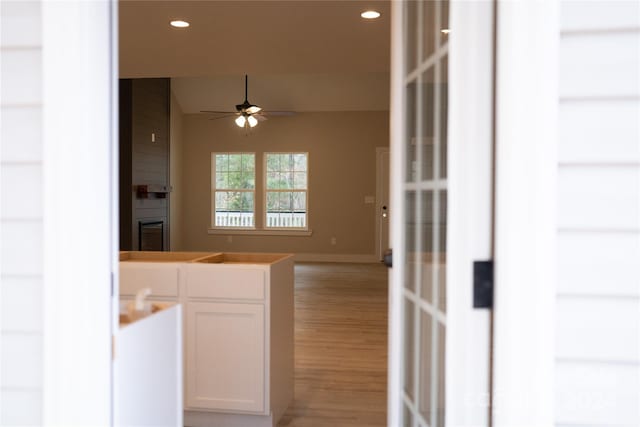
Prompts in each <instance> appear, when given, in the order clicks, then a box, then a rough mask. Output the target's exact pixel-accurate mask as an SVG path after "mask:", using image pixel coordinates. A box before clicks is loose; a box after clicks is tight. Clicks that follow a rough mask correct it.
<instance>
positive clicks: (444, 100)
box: [440, 56, 449, 178]
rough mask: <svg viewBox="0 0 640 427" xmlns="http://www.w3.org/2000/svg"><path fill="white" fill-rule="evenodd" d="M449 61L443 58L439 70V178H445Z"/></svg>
mask: <svg viewBox="0 0 640 427" xmlns="http://www.w3.org/2000/svg"><path fill="white" fill-rule="evenodd" d="M448 81H449V59H448V57H446V56H445V57H444V59H443V60H442V67H441V68H440V82H441V83H440V111H441V113H440V176H441V177H442V178H446V177H447V138H448V136H447V117H448V116H447V108H448V102H449V92H448V89H449V83H448Z"/></svg>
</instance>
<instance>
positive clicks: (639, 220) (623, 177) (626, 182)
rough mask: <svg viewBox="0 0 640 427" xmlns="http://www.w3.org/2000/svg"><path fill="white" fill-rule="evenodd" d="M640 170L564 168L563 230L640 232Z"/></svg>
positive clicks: (561, 187) (560, 222)
mask: <svg viewBox="0 0 640 427" xmlns="http://www.w3.org/2000/svg"><path fill="white" fill-rule="evenodd" d="M639 195H640V168H637V167H561V168H560V170H559V173H558V226H559V227H560V229H564V228H568V229H574V228H578V229H583V228H584V229H588V228H589V229H616V230H619V229H624V230H636V231H637V230H640V197H639Z"/></svg>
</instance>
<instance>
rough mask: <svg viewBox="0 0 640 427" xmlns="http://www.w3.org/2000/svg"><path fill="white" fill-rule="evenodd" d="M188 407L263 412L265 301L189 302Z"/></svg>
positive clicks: (187, 344)
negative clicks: (261, 302)
mask: <svg viewBox="0 0 640 427" xmlns="http://www.w3.org/2000/svg"><path fill="white" fill-rule="evenodd" d="M186 314H187V319H186V321H187V342H186V352H187V354H186V363H187V366H186V377H187V384H186V389H187V395H186V404H187V407H189V408H192V409H214V410H216V409H217V410H222V411H247V412H254V413H264V410H265V406H266V405H265V390H264V385H265V378H264V377H265V357H264V306H263V305H262V304H231V303H213V302H189V303H187V307H186Z"/></svg>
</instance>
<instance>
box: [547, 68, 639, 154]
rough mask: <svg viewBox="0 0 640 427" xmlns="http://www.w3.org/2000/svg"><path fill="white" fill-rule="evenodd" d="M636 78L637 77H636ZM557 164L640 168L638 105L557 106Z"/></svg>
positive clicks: (606, 103)
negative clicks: (635, 165)
mask: <svg viewBox="0 0 640 427" xmlns="http://www.w3.org/2000/svg"><path fill="white" fill-rule="evenodd" d="M639 78H640V77H639ZM559 141H560V144H559V152H558V160H559V162H560V163H567V162H571V163H576V162H577V163H580V162H585V163H611V162H626V163H628V162H636V163H638V164H640V104H639V103H638V102H637V101H628V100H622V101H613V100H612V101H600V102H599V103H598V108H594V105H593V103H591V102H584V101H578V102H563V103H560V117H559Z"/></svg>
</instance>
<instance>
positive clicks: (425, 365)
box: [418, 310, 433, 421]
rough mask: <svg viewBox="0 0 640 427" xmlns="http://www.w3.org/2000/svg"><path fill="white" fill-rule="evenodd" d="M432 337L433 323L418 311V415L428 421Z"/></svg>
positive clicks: (428, 317) (427, 316) (424, 313)
mask: <svg viewBox="0 0 640 427" xmlns="http://www.w3.org/2000/svg"><path fill="white" fill-rule="evenodd" d="M432 336H433V323H432V320H431V315H430V314H429V313H426V312H424V311H422V310H420V377H419V381H420V384H419V385H418V389H419V390H420V397H419V399H418V402H419V405H420V406H419V409H420V413H421V414H422V416H423V417H424V419H425V420H428V421H430V420H431V411H432V410H433V407H432V405H431V385H432V383H433V376H432V374H431V361H432V357H433V354H432V350H431V349H432V345H431V344H432Z"/></svg>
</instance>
